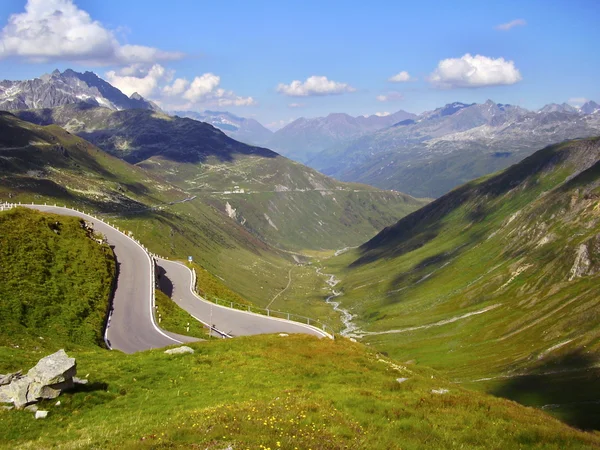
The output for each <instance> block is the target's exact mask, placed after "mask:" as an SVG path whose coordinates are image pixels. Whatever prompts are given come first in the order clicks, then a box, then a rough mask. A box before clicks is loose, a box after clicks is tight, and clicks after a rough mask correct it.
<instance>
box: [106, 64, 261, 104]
mask: <svg viewBox="0 0 600 450" xmlns="http://www.w3.org/2000/svg"><path fill="white" fill-rule="evenodd" d="M174 75H175V72H174V71H172V70H168V69H165V68H164V67H163V66H161V65H160V64H154V65H152V66H151V67H150V68H146V69H145V68H144V67H143V66H141V65H134V66H129V67H124V68H123V69H121V70H119V71H118V72H116V71H110V72H107V73H106V75H105V76H106V80H107V81H108V82H109V83H110V84H112V85H113V86H116V87H117V88H119V89H120V90H121V91H123V92H124V93H125V94H127V95H131V94H132V93H134V92H137V93H138V94H140V95H142V96H143V97H147V98H149V99H151V100H154V101H156V102H157V103H160V104H161V105H165V107H171V109H191V108H195V107H199V106H249V105H254V104H256V101H255V100H254V99H253V98H252V97H240V96H238V95H235V94H234V93H233V91H228V90H225V89H223V88H221V87H219V86H220V84H221V77H219V76H218V75H215V74H213V73H205V74H203V75H200V76H197V77H195V78H194V79H193V80H192V82H191V83H190V82H189V81H188V80H186V79H185V78H175V79H174V80H173V78H174Z"/></svg>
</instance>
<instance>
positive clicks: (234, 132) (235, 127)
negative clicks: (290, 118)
mask: <svg viewBox="0 0 600 450" xmlns="http://www.w3.org/2000/svg"><path fill="white" fill-rule="evenodd" d="M171 114H174V115H177V116H180V117H189V118H190V119H194V120H199V121H201V122H206V123H210V124H211V125H212V126H214V127H216V128H218V129H219V130H221V131H222V132H223V133H225V134H226V135H228V136H229V137H232V138H234V139H235V140H237V141H240V142H244V143H246V144H250V145H265V144H266V143H267V142H268V141H269V139H270V138H271V136H272V135H273V132H272V131H271V130H269V129H268V128H265V127H264V126H263V125H261V124H260V123H259V122H258V121H256V120H254V119H249V118H244V117H239V116H236V115H235V114H231V113H230V112H227V111H209V110H206V111H204V112H196V111H171Z"/></svg>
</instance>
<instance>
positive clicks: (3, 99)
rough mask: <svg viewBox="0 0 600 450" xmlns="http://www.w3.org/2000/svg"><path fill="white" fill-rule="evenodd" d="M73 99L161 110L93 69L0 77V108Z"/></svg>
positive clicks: (117, 107)
mask: <svg viewBox="0 0 600 450" xmlns="http://www.w3.org/2000/svg"><path fill="white" fill-rule="evenodd" d="M72 103H88V104H91V105H94V106H104V107H106V108H110V109H112V110H122V109H150V110H154V111H160V108H159V107H158V106H157V105H156V104H154V103H153V102H151V101H148V100H145V99H144V98H143V97H142V96H141V95H139V94H138V93H137V92H135V93H133V94H132V95H131V97H127V96H126V95H125V94H123V93H122V92H121V91H120V90H119V89H117V88H116V87H114V86H112V85H111V84H110V83H108V82H106V81H104V80H103V79H102V78H100V77H99V76H98V75H96V74H95V73H93V72H84V73H79V72H75V71H74V70H71V69H67V70H65V71H64V72H60V71H59V70H55V71H53V72H52V73H50V74H45V75H42V76H41V77H40V78H34V79H33V80H23V81H9V80H3V81H0V109H3V110H7V111H16V110H24V109H35V108H54V107H56V106H62V105H68V104H72Z"/></svg>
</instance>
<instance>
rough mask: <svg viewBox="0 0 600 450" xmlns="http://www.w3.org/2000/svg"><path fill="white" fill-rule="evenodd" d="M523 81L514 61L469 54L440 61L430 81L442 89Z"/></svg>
mask: <svg viewBox="0 0 600 450" xmlns="http://www.w3.org/2000/svg"><path fill="white" fill-rule="evenodd" d="M521 79H522V77H521V73H520V72H519V70H518V69H517V68H516V67H515V63H514V62H513V61H507V60H505V59H504V58H497V59H492V58H488V57H487V56H481V55H475V56H471V55H470V54H469V53H467V54H466V55H464V56H463V57H462V58H449V59H444V60H442V61H440V62H439V63H438V66H437V68H436V69H435V70H434V71H433V73H432V74H431V76H430V77H429V81H430V82H431V83H433V84H434V85H436V86H437V87H440V88H461V87H470V88H477V87H484V86H498V85H507V84H515V83H517V82H519V81H521Z"/></svg>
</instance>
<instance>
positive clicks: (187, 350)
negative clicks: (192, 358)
mask: <svg viewBox="0 0 600 450" xmlns="http://www.w3.org/2000/svg"><path fill="white" fill-rule="evenodd" d="M165 353H166V354H167V355H179V354H182V353H194V349H193V348H190V347H188V346H187V345H182V346H181V347H177V348H170V349H169V350H165Z"/></svg>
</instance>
